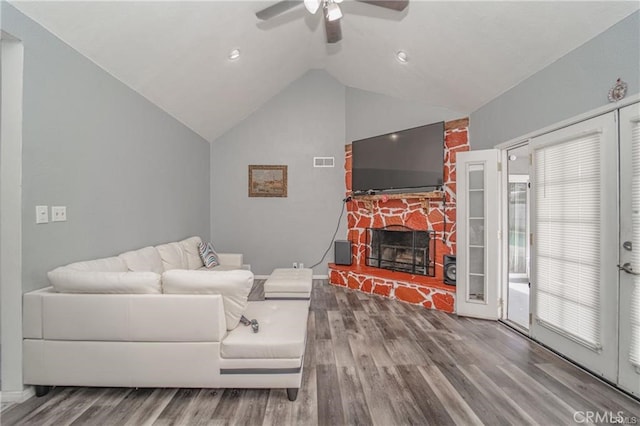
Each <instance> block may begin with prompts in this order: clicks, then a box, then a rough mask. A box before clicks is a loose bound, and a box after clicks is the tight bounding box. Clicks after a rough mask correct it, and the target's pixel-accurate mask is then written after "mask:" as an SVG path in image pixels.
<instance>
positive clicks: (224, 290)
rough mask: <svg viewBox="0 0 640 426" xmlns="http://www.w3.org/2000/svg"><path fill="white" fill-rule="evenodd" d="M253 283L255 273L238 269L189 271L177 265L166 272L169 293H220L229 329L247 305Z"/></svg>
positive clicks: (164, 284) (164, 280) (164, 278)
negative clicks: (178, 267)
mask: <svg viewBox="0 0 640 426" xmlns="http://www.w3.org/2000/svg"><path fill="white" fill-rule="evenodd" d="M251 287H253V273H252V272H251V271H245V270H235V271H202V270H199V271H189V270H180V269H173V270H170V271H166V272H165V273H164V274H162V291H163V292H164V293H167V294H220V295H222V302H223V304H224V314H225V319H226V323H227V330H233V329H234V328H236V326H237V325H238V323H239V322H240V317H241V316H242V314H243V313H244V310H245V309H246V307H247V302H248V296H249V292H250V291H251Z"/></svg>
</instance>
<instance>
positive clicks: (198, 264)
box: [180, 237, 203, 269]
mask: <svg viewBox="0 0 640 426" xmlns="http://www.w3.org/2000/svg"><path fill="white" fill-rule="evenodd" d="M200 243H202V240H201V239H200V237H191V238H187V239H186V240H182V241H180V245H181V246H182V250H184V254H185V257H186V258H187V269H200V268H202V265H203V263H202V259H201V258H200V253H199V252H198V247H199V246H200Z"/></svg>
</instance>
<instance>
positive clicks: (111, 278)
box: [47, 267, 162, 294]
mask: <svg viewBox="0 0 640 426" xmlns="http://www.w3.org/2000/svg"><path fill="white" fill-rule="evenodd" d="M47 276H48V277H49V281H51V284H52V285H53V288H55V289H56V291H57V292H59V293H99V294H102V293H104V294H113V293H118V294H120V293H122V294H147V293H155V294H157V293H162V286H161V281H160V280H161V276H160V274H156V273H154V272H83V271H72V270H69V269H68V268H67V267H61V268H57V269H54V270H53V271H50V272H49V273H48V274H47Z"/></svg>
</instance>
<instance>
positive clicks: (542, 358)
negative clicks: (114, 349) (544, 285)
mask: <svg viewBox="0 0 640 426" xmlns="http://www.w3.org/2000/svg"><path fill="white" fill-rule="evenodd" d="M262 283H263V281H257V286H256V287H255V288H254V290H253V291H252V293H251V298H252V299H259V298H261V297H263V292H262V289H261V285H262ZM308 333H309V334H308V344H307V349H306V358H305V367H304V379H303V385H302V388H301V389H300V393H299V395H298V399H297V401H295V402H289V401H288V400H287V397H286V393H285V391H284V390H283V389H272V390H259V389H122V388H77V387H60V388H54V389H53V390H52V391H51V392H50V393H49V394H48V395H47V396H45V397H42V398H35V397H33V398H31V399H29V400H27V401H26V402H24V403H22V404H16V405H13V406H11V407H10V408H8V409H6V410H5V411H3V412H2V418H1V421H2V424H3V425H19V424H25V425H26V424H28V425H71V424H73V425H141V424H153V425H165V424H172V425H192V424H193V425H196V424H215V425H293V424H295V425H315V424H319V425H343V424H345V425H347V424H348V425H369V424H374V425H383V426H389V425H409V424H418V425H429V424H433V425H448V424H459V425H468V424H487V425H499V424H500V425H502V424H504V425H521V424H540V425H556V424H576V421H575V419H574V413H576V412H588V411H593V412H599V413H605V412H614V413H618V412H619V411H622V412H623V413H624V414H623V415H624V416H627V417H637V418H639V419H640V404H638V403H637V402H636V401H634V400H632V399H630V398H628V397H626V396H624V395H623V394H621V393H619V392H617V391H615V390H614V389H612V388H610V387H609V386H607V385H605V384H603V383H601V382H600V381H598V380H596V379H594V378H593V377H591V376H590V375H588V374H586V373H584V372H583V371H581V370H579V369H578V368H576V367H574V366H572V365H571V364H569V363H567V362H565V361H564V360H562V359H560V358H559V357H557V356H555V355H553V354H552V353H550V352H548V351H546V350H545V349H544V348H542V347H540V346H538V345H536V344H534V343H532V342H530V341H529V340H527V339H525V338H523V337H522V336H520V335H518V334H516V333H515V332H513V331H511V330H509V329H508V328H506V327H505V326H503V325H500V324H497V323H495V322H490V321H480V320H472V319H466V318H458V317H456V316H453V315H447V314H444V313H441V312H437V311H432V310H427V309H423V308H419V307H415V306H412V305H407V304H403V303H400V302H396V301H390V300H387V299H382V298H378V297H376V296H369V295H366V294H362V293H358V292H353V291H350V290H346V289H343V288H336V287H333V286H330V285H328V284H327V282H326V280H315V281H314V287H313V296H312V303H311V312H310V316H309V323H308ZM577 419H578V420H581V419H582V418H580V417H578V418H577Z"/></svg>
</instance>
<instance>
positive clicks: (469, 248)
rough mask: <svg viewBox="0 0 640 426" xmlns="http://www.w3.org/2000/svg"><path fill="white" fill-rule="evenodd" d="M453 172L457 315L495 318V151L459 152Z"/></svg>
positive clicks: (496, 297) (496, 212)
mask: <svg viewBox="0 0 640 426" xmlns="http://www.w3.org/2000/svg"><path fill="white" fill-rule="evenodd" d="M456 171H457V175H458V182H457V189H458V191H457V192H458V194H457V206H456V208H457V226H458V235H457V259H456V260H457V262H456V263H457V271H458V274H457V287H456V312H457V313H458V315H466V316H472V317H477V318H487V319H498V276H497V262H496V259H497V258H498V220H497V218H498V197H497V195H498V151H497V150H484V151H470V152H461V153H459V154H458V156H457V159H456Z"/></svg>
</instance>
